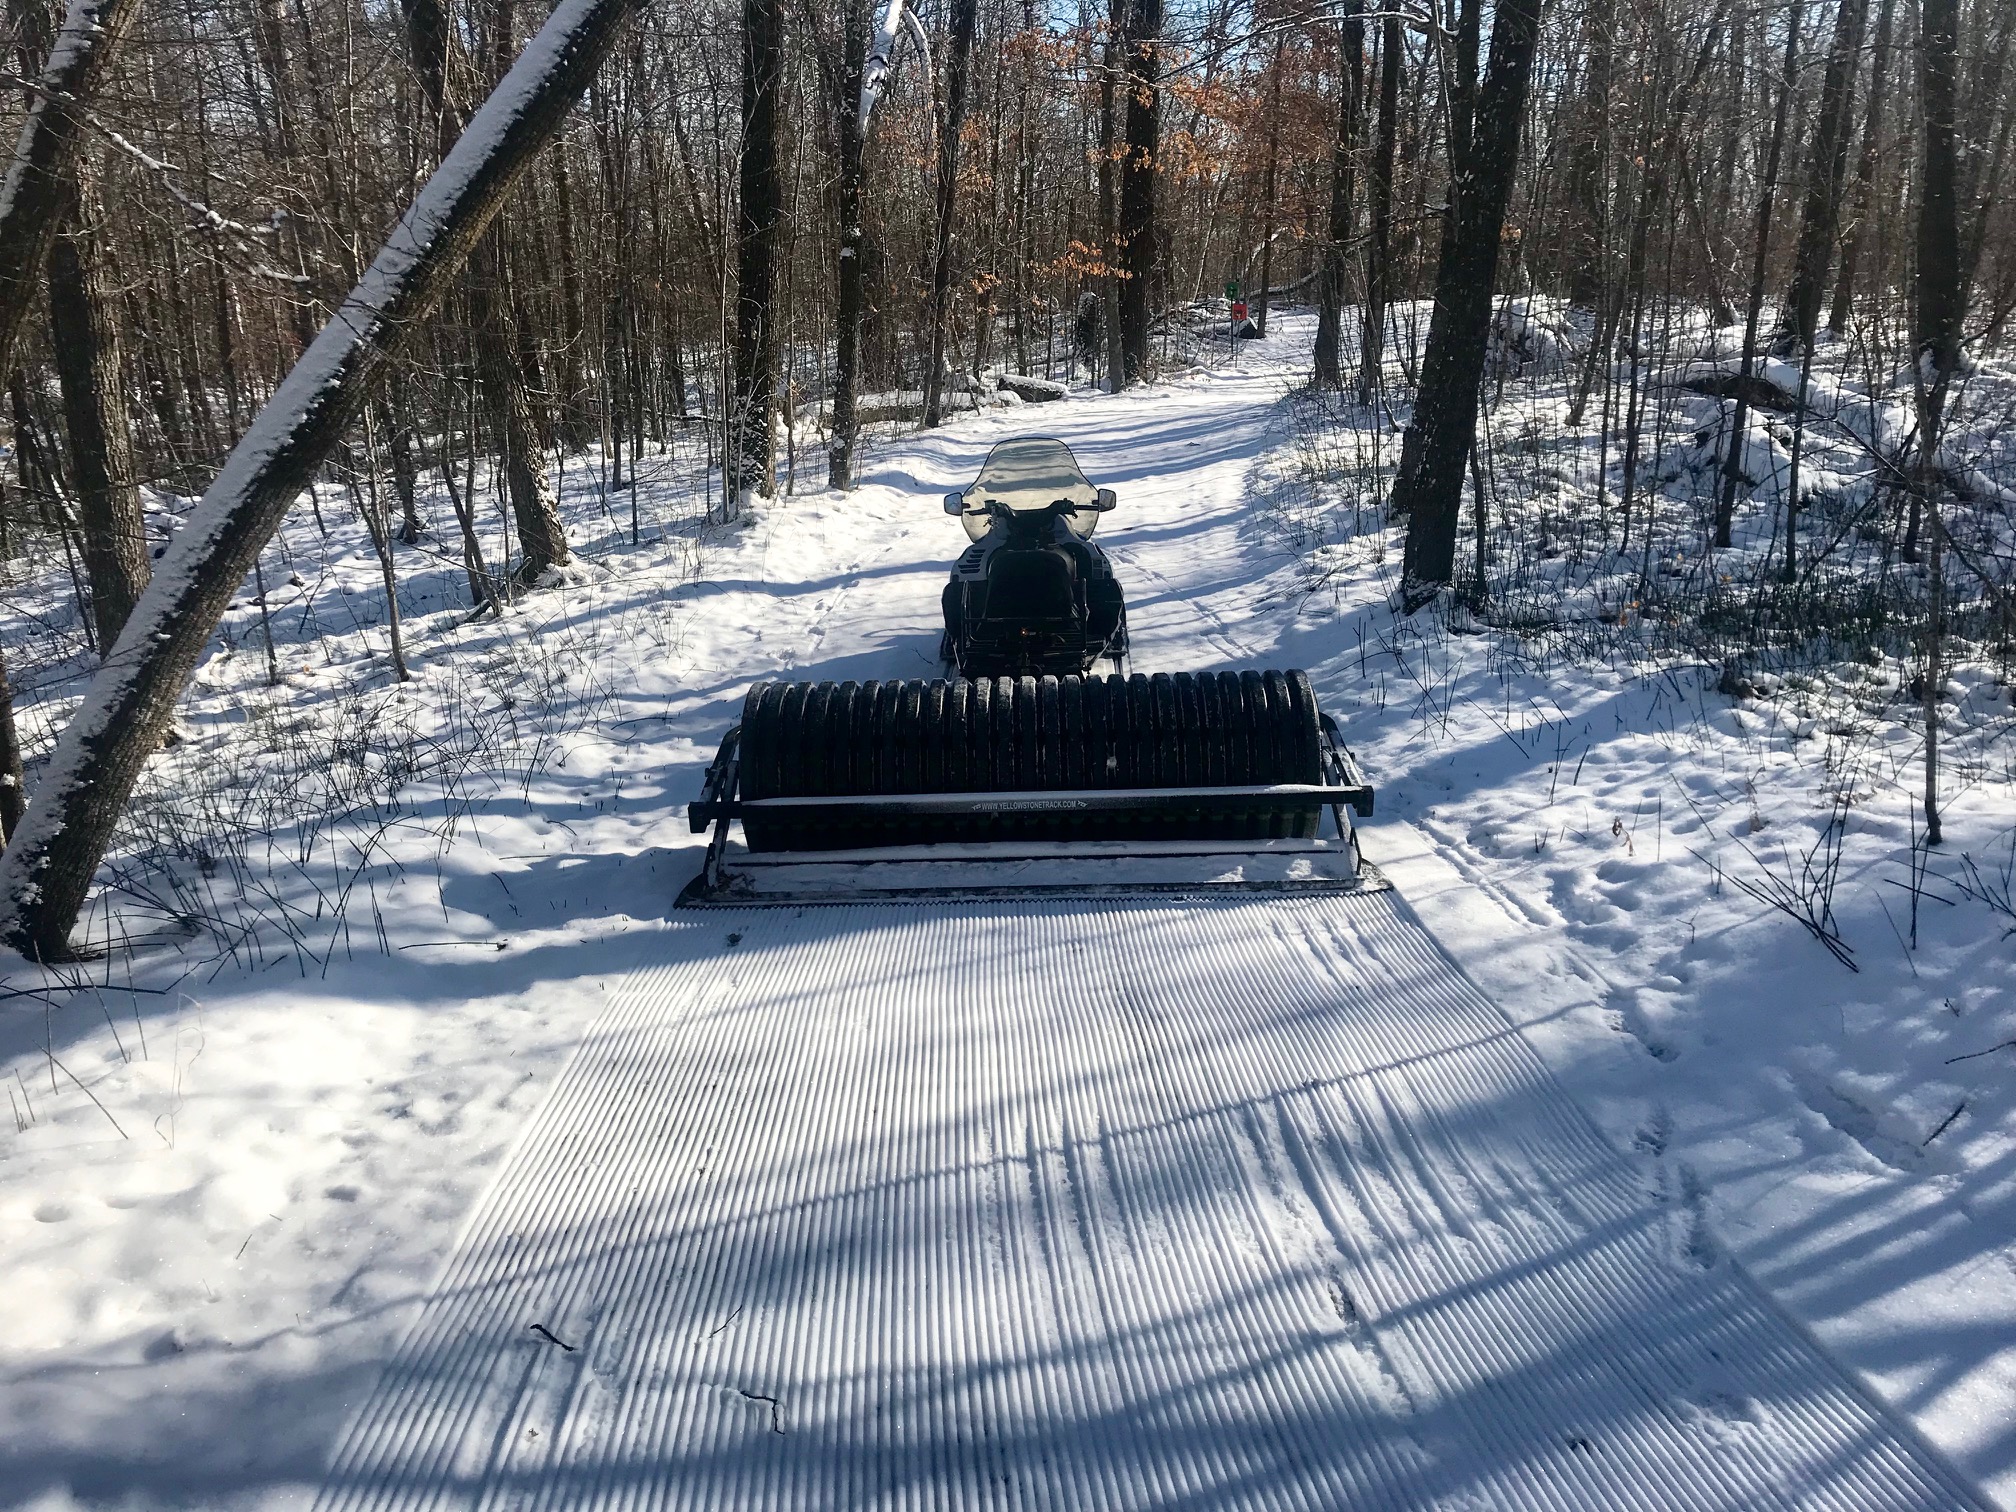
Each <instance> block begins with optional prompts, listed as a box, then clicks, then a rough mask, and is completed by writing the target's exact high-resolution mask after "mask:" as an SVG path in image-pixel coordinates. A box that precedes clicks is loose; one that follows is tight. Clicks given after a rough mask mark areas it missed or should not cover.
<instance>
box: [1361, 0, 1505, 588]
mask: <svg viewBox="0 0 2016 1512" xmlns="http://www.w3.org/2000/svg"><path fill="white" fill-rule="evenodd" d="M1540 6H1541V0H1502V3H1501V4H1500V6H1499V7H1498V11H1497V15H1496V17H1495V18H1494V20H1493V22H1492V27H1491V60H1490V63H1489V64H1488V65H1487V67H1486V68H1485V71H1484V82H1483V85H1482V87H1481V89H1480V90H1479V91H1478V94H1477V99H1476V113H1475V118H1474V122H1473V125H1472V127H1471V130H1470V132H1469V133H1468V135H1469V142H1468V147H1467V150H1466V151H1465V152H1464V153H1463V155H1462V159H1461V162H1462V169H1461V173H1460V177H1461V179H1462V182H1461V184H1460V186H1459V191H1460V192H1458V193H1457V194H1455V195H1454V196H1453V198H1454V200H1455V203H1454V205H1453V206H1452V210H1451V214H1452V216H1453V217H1454V219H1455V221H1456V226H1455V234H1454V235H1453V236H1451V237H1448V238H1445V239H1444V241H1443V244H1442V261H1441V266H1440V267H1438V268H1437V269H1436V273H1435V312H1434V314H1433V315H1432V316H1431V317H1430V318H1429V323H1428V350H1427V353H1426V355H1425V356H1424V357H1423V358H1422V363H1421V387H1420V393H1419V396H1418V398H1417V399H1416V401H1415V405H1414V424H1413V426H1412V429H1413V431H1414V433H1415V436H1416V446H1417V451H1416V456H1415V466H1414V467H1413V468H1412V470H1411V471H1403V473H1402V475H1401V477H1400V479H1399V481H1398V483H1397V484H1396V486H1395V490H1394V491H1395V493H1396V494H1397V495H1399V498H1398V499H1397V500H1396V503H1397V504H1398V506H1399V508H1400V509H1401V510H1403V511H1404V512H1405V513H1407V515H1408V516H1409V518H1408V522H1407V549H1406V556H1405V563H1404V578H1403V590H1402V592H1403V596H1404V601H1405V603H1406V605H1407V607H1408V609H1409V610H1410V611H1411V610H1413V609H1418V608H1419V607H1420V606H1421V605H1422V604H1424V603H1426V602H1427V601H1428V600H1429V599H1430V598H1432V597H1433V596H1434V594H1435V591H1436V589H1437V588H1439V587H1442V586H1444V585H1446V584H1448V583H1450V582H1451V581H1453V580H1454V576H1455V568H1456V515H1457V510H1458V507H1459V506H1460V504H1461V502H1462V497H1463V473H1464V468H1465V465H1466V464H1467V463H1468V461H1469V458H1470V448H1471V446H1472V444H1473V443H1474V442H1475V440H1476V435H1477V396H1478V390H1479V387H1480V385H1481V384H1482V382H1483V378H1484V348H1485V342H1486V339H1487V338H1488V336H1489V334H1490V326H1491V288H1492V284H1493V283H1494V281H1495V280H1496V278H1497V275H1498V244H1499V239H1500V237H1501V235H1502V234H1503V231H1504V227H1505V209H1506V206H1507V205H1508V204H1509V203H1510V202H1511V198H1512V180H1513V177H1514V175H1515V173H1516V172H1517V170H1518V167H1519V137H1520V126H1521V124H1522V122H1523V121H1524V118H1525V114H1526V93H1527V89H1528V86H1529V85H1530V84H1531V82H1532V77H1533V54H1534V51H1535V48H1536V46H1537V44H1538V42H1539V37H1540ZM1453 145H1454V144H1452V147H1453Z"/></svg>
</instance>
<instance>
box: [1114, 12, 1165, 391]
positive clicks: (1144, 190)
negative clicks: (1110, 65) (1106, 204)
mask: <svg viewBox="0 0 2016 1512" xmlns="http://www.w3.org/2000/svg"><path fill="white" fill-rule="evenodd" d="M1126 17H1127V22H1126V26H1125V28H1124V29H1123V31H1122V34H1121V35H1122V41H1123V54H1124V62H1125V66H1126V74H1125V78H1126V85H1127V135H1126V156H1125V157H1124V158H1122V159H1121V162H1120V258H1121V262H1122V264H1123V266H1124V267H1125V268H1126V270H1127V278H1126V280H1125V281H1124V282H1123V283H1122V284H1121V286H1120V345H1121V354H1122V357H1123V359H1124V361H1125V363H1126V367H1127V376H1128V377H1129V378H1130V379H1133V378H1138V377H1139V376H1140V375H1141V373H1142V371H1143V370H1144V369H1145V368H1146V367H1147V365H1148V325H1149V321H1150V319H1151V317H1152V311H1153V309H1154V298H1155V283H1156V271H1157V265H1158V260H1159V256H1158V253H1159V248H1158V243H1157V239H1156V238H1157V234H1158V233H1157V228H1156V223H1155V183H1156V177H1157V173H1158V170H1159V167H1160V163H1159V154H1160V152H1161V144H1162V92H1161V89H1160V87H1159V85H1158V82H1157V81H1158V79H1159V77H1160V73H1161V63H1160V60H1159V59H1158V57H1157V55H1156V47H1157V45H1158V43H1159V42H1160V40H1161V37H1162V0H1128V4H1127V10H1126Z"/></svg>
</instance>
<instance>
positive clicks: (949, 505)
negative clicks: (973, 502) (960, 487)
mask: <svg viewBox="0 0 2016 1512" xmlns="http://www.w3.org/2000/svg"><path fill="white" fill-rule="evenodd" d="M965 512H966V495H965V494H963V493H948V494H947V495H945V513H947V514H949V515H956V514H964V513H965Z"/></svg>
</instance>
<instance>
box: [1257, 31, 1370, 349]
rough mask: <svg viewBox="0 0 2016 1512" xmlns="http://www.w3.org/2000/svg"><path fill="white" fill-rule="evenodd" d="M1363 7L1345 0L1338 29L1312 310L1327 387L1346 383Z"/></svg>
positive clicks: (1361, 79)
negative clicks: (1340, 70)
mask: <svg viewBox="0 0 2016 1512" xmlns="http://www.w3.org/2000/svg"><path fill="white" fill-rule="evenodd" d="M1364 9H1365V7H1364V0H1345V5H1344V16H1343V19H1342V20H1341V21H1340V22H1339V23H1338V28H1337V42H1338V47H1339V49H1340V50H1341V52H1342V53H1343V57H1344V76H1343V78H1342V79H1341V80H1340V81H1339V88H1338V91H1337V134H1336V136H1335V137H1334V138H1333V139H1332V146H1331V151H1330V220H1329V226H1328V235H1327V236H1326V237H1325V238H1324V243H1323V278H1322V282H1321V284H1320V285H1319V293H1318V300H1319V302H1318V305H1317V310H1316V354H1315V366H1316V387H1318V388H1326V389H1335V388H1342V387H1343V386H1344V372H1343V364H1342V362H1341V360H1340V358H1339V349H1340V347H1341V346H1342V336H1341V334H1340V333H1341V328H1342V326H1343V323H1344V322H1343V310H1344V295H1345V292H1346V290H1345V284H1346V282H1347V279H1346V276H1345V270H1346V268H1347V267H1348V266H1349V262H1348V259H1349V253H1350V244H1351V211H1352V206H1353V201H1354V200H1355V198H1356V196H1357V168H1358V117H1359V114H1360V110H1361V106H1360V103H1359V96H1360V94H1361V93H1362V91H1363V89H1364V75H1365V16H1364ZM1277 114H1278V112H1277ZM1276 140H1278V138H1276ZM1270 162H1271V159H1270ZM1368 306H1369V300H1368ZM1367 313H1368V314H1369V309H1368V311H1367Z"/></svg>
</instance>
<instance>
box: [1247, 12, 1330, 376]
mask: <svg viewBox="0 0 2016 1512" xmlns="http://www.w3.org/2000/svg"><path fill="white" fill-rule="evenodd" d="M1286 46H1287V44H1286V43H1285V42H1278V43H1276V44H1275V46H1274V67H1273V69H1272V70H1271V71H1272V73H1273V75H1274V79H1273V87H1272V88H1271V89H1270V90H1269V94H1270V95H1271V96H1272V98H1271V99H1270V100H1269V101H1268V102H1267V166H1266V168H1265V169H1263V170H1262V171H1261V175H1260V205H1261V211H1260V287H1259V288H1258V289H1257V290H1255V291H1254V293H1255V296H1256V298H1255V307H1254V311H1253V314H1254V320H1253V329H1254V331H1255V333H1256V334H1258V335H1259V336H1262V337H1265V336H1266V334H1267V303H1268V300H1267V295H1268V291H1269V290H1271V289H1272V288H1273V287H1274V237H1275V235H1276V232H1277V229H1278V228H1277V227H1276V226H1275V224H1274V212H1275V209H1276V203H1275V200H1276V197H1275V192H1274V191H1275V183H1276V180H1277V177H1278V175H1279V172H1280V168H1281V63H1282V53H1283V52H1284V51H1285V49H1286ZM1347 203H1348V202H1347Z"/></svg>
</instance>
